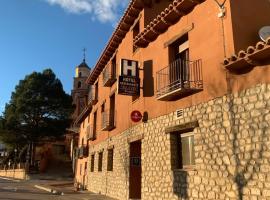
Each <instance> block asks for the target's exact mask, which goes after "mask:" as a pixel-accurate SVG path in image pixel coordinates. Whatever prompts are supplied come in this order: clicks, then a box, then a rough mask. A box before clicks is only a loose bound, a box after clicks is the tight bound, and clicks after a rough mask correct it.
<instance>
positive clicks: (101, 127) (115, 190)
mask: <svg viewBox="0 0 270 200" xmlns="http://www.w3.org/2000/svg"><path fill="white" fill-rule="evenodd" d="M269 10H270V3H269V1H268V0H260V1H257V2H256V5H254V2H253V1H251V0H239V1H235V0H227V1H222V2H221V1H220V3H219V1H212V0H206V1H204V0H174V1H169V0H162V1H151V0H150V1H144V0H141V1H139V0H132V1H131V2H130V4H129V6H128V8H127V10H126V11H125V13H124V15H123V17H122V18H121V20H120V22H119V24H118V26H117V27H116V29H115V31H114V33H113V34H112V37H111V39H110V41H109V43H108V44H107V46H106V48H105V50H104V51H103V52H102V54H101V56H100V58H99V60H98V61H97V64H96V66H95V67H94V68H93V70H92V72H91V74H90V75H89V76H88V78H87V83H88V84H89V85H91V88H92V89H91V92H90V93H89V95H88V102H87V103H88V104H87V107H86V108H84V110H83V111H82V113H83V114H81V115H80V116H79V117H78V118H77V120H76V122H77V123H78V124H80V136H79V137H80V139H79V140H80V141H84V142H86V141H87V144H88V147H87V149H88V152H87V153H88V156H87V154H86V156H85V157H82V158H81V159H80V161H78V165H77V175H76V177H77V179H82V178H83V177H84V179H83V180H84V182H87V189H88V190H89V191H92V192H96V193H101V194H105V195H108V196H111V197H114V198H117V199H120V200H124V199H144V200H156V199H164V200H168V199H172V200H174V199H194V200H202V199H220V200H221V199H228V200H234V199H241V200H242V199H250V200H251V199H261V200H263V199H270V173H269V172H270V165H269V164H270V149H269V147H270V129H269V119H270V76H269V75H270V68H269V67H270V64H269V63H270V39H269V37H268V38H265V39H264V40H262V41H261V39H260V37H259V35H258V31H259V30H260V28H261V27H263V26H267V25H269V19H270V12H269ZM123 59H125V60H123ZM125 62H126V63H127V64H126V66H131V65H133V64H132V63H133V62H135V63H136V64H138V67H137V68H135V69H137V71H136V73H135V75H134V76H136V75H137V77H136V78H137V79H136V81H138V80H139V83H140V85H139V93H137V95H133V96H129V95H121V94H123V91H122V89H121V90H120V87H122V86H121V84H120V82H121V81H123V80H122V78H123V77H122V76H123V75H127V76H132V75H133V68H130V69H129V68H123V66H125ZM125 69H126V71H125ZM127 80H128V81H130V80H133V79H132V78H130V79H127ZM136 81H135V82H136ZM129 84H133V82H132V81H130V83H127V85H129ZM124 89H127V90H129V89H130V88H129V89H128V87H126V88H124ZM133 89H134V88H133ZM129 92H131V91H130V90H129V91H128V92H127V93H126V94H128V93H129ZM134 113H137V114H136V115H134ZM131 115H132V119H131ZM140 115H141V116H140ZM134 116H135V117H134ZM137 119H138V120H137ZM82 144H84V143H82Z"/></svg>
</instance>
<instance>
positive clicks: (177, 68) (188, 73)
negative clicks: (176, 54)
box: [157, 59, 203, 101]
mask: <svg viewBox="0 0 270 200" xmlns="http://www.w3.org/2000/svg"><path fill="white" fill-rule="evenodd" d="M202 89H203V78H202V61H201V60H196V61H186V60H181V59H178V60H175V61H174V62H172V63H170V65H169V66H168V67H165V68H163V69H161V70H160V71H158V72H157V99H158V100H164V101H170V100H176V99H179V98H181V97H183V96H187V95H189V94H192V93H195V92H198V91H201V90H202Z"/></svg>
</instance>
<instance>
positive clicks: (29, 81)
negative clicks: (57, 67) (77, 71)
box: [0, 69, 73, 146]
mask: <svg viewBox="0 0 270 200" xmlns="http://www.w3.org/2000/svg"><path fill="white" fill-rule="evenodd" d="M72 111H73V109H72V98H71V96H70V95H68V94H66V93H65V92H64V90H63V86H62V84H61V82H60V80H59V79H57V78H56V76H55V74H54V73H53V71H52V70H51V69H46V70H44V71H43V72H42V73H39V72H33V73H32V74H30V75H27V76H26V77H25V78H24V79H23V80H21V81H20V82H19V84H18V85H17V86H16V88H15V91H14V92H13V93H12V95H11V100H10V102H9V103H8V104H7V105H6V107H5V111H4V113H3V116H2V117H1V118H0V137H1V140H2V141H3V142H4V143H6V144H11V145H16V146H23V145H25V144H28V143H30V142H36V141H38V140H40V139H43V138H51V137H58V136H61V135H63V134H64V132H65V129H66V128H67V127H68V125H69V124H70V116H71V113H72Z"/></svg>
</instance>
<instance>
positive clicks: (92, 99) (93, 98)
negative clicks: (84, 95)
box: [88, 86, 98, 105]
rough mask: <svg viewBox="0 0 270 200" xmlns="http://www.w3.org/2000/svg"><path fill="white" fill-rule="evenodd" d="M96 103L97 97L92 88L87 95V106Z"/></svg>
mask: <svg viewBox="0 0 270 200" xmlns="http://www.w3.org/2000/svg"><path fill="white" fill-rule="evenodd" d="M97 102H98V98H97V95H95V88H94V86H92V87H91V88H90V90H89V93H88V104H90V105H95V104H96V103H97Z"/></svg>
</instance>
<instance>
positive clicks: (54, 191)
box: [34, 185, 64, 195]
mask: <svg viewBox="0 0 270 200" xmlns="http://www.w3.org/2000/svg"><path fill="white" fill-rule="evenodd" d="M34 187H35V188H37V189H40V190H44V191H46V192H50V193H52V194H55V195H64V192H61V191H57V190H54V189H52V188H48V187H44V186H41V185H34Z"/></svg>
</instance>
